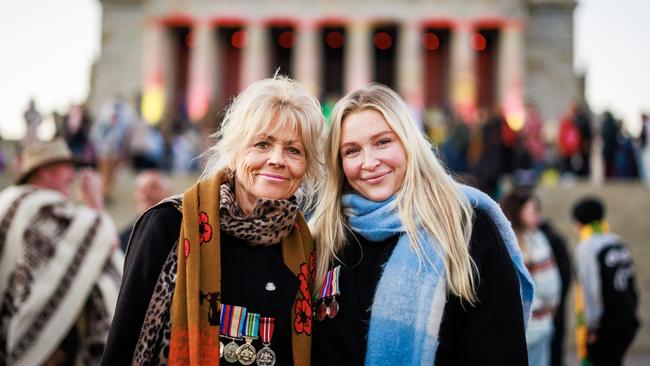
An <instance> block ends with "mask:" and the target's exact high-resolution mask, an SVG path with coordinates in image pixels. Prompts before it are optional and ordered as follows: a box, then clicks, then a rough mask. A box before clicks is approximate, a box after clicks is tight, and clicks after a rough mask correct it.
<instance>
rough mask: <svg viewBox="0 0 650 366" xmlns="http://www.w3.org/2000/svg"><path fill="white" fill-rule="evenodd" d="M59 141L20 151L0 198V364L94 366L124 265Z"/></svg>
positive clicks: (88, 187) (107, 224)
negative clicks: (75, 196)
mask: <svg viewBox="0 0 650 366" xmlns="http://www.w3.org/2000/svg"><path fill="white" fill-rule="evenodd" d="M75 175H76V173H75V166H74V162H73V161H72V154H71V153H70V150H69V149H68V147H67V145H66V144H65V142H63V141H62V140H55V141H52V142H37V143H34V144H33V145H30V146H29V147H27V148H26V149H25V151H24V152H23V157H22V167H21V169H20V173H19V176H18V178H17V180H16V182H15V184H14V185H11V186H9V187H7V188H5V189H4V190H2V192H0V365H41V364H47V365H65V364H85V365H92V364H96V363H98V362H99V358H100V357H101V354H102V351H103V348H104V344H105V342H106V337H107V335H108V329H109V326H110V322H111V319H112V316H113V312H114V309H115V303H116V299H117V294H118V290H119V284H120V280H121V275H122V274H121V272H122V262H123V258H122V255H121V253H120V251H119V249H118V248H119V247H118V241H117V234H116V230H115V227H114V225H113V222H112V220H111V219H110V218H109V216H108V214H107V213H106V212H105V211H104V207H103V198H102V194H101V182H100V180H99V177H98V176H97V175H96V174H95V173H94V172H92V171H90V170H84V171H82V172H81V174H80V180H81V182H80V191H81V192H80V193H81V195H80V199H81V201H82V203H83V204H81V205H80V204H75V203H73V202H72V201H71V200H70V199H69V195H70V188H71V186H72V183H73V181H74V178H75Z"/></svg>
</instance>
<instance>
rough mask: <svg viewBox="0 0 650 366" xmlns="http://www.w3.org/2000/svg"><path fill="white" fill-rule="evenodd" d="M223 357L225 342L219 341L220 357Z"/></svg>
mask: <svg viewBox="0 0 650 366" xmlns="http://www.w3.org/2000/svg"><path fill="white" fill-rule="evenodd" d="M222 357H223V342H219V358H222Z"/></svg>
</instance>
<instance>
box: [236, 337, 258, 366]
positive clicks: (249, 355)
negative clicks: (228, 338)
mask: <svg viewBox="0 0 650 366" xmlns="http://www.w3.org/2000/svg"><path fill="white" fill-rule="evenodd" d="M255 358H256V350H255V347H253V345H252V344H250V343H249V342H248V341H247V342H246V343H244V344H242V345H241V346H239V348H237V360H238V361H239V363H241V364H242V365H250V364H252V363H253V362H255Z"/></svg>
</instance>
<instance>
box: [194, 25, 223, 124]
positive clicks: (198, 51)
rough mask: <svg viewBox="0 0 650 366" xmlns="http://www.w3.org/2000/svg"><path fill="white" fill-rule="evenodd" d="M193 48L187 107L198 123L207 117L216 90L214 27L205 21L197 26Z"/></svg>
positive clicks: (195, 27)
mask: <svg viewBox="0 0 650 366" xmlns="http://www.w3.org/2000/svg"><path fill="white" fill-rule="evenodd" d="M192 32H193V37H194V41H193V47H192V49H191V50H190V70H189V73H190V75H189V87H188V89H189V90H188V93H187V106H188V112H189V117H190V119H191V120H192V121H197V120H199V119H201V118H203V116H204V115H205V113H206V112H207V111H208V108H209V107H210V103H211V102H212V100H213V92H214V90H215V85H214V82H215V80H216V79H215V77H214V72H215V70H216V69H217V68H216V65H215V59H216V57H215V56H216V55H215V49H216V46H215V36H214V34H213V28H212V26H211V25H210V24H209V23H207V22H204V21H201V22H198V23H197V24H195V26H194V29H193V30H192Z"/></svg>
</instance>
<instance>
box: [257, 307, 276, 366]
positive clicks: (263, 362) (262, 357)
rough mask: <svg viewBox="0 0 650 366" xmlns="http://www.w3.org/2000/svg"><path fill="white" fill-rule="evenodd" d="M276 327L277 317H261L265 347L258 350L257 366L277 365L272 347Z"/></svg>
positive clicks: (261, 332)
mask: <svg viewBox="0 0 650 366" xmlns="http://www.w3.org/2000/svg"><path fill="white" fill-rule="evenodd" d="M274 328H275V318H261V319H260V338H262V344H263V345H264V348H262V349H261V350H259V352H257V366H273V365H275V352H273V350H272V349H271V347H270V345H271V339H272V338H273V330H274Z"/></svg>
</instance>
